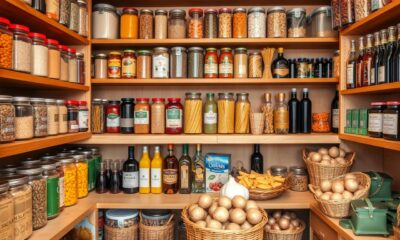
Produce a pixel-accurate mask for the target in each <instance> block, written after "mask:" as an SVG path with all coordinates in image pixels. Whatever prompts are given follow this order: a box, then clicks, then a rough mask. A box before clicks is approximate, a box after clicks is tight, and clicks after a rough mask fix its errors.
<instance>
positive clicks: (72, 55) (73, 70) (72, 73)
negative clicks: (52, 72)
mask: <svg viewBox="0 0 400 240" xmlns="http://www.w3.org/2000/svg"><path fill="white" fill-rule="evenodd" d="M68 82H72V83H77V82H78V62H77V60H76V49H75V48H68Z"/></svg>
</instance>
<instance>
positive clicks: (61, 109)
mask: <svg viewBox="0 0 400 240" xmlns="http://www.w3.org/2000/svg"><path fill="white" fill-rule="evenodd" d="M56 102H57V108H58V132H59V133H67V132H68V122H67V106H65V101H64V100H61V99H58V100H57V101H56Z"/></svg>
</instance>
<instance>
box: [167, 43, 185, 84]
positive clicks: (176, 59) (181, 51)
mask: <svg viewBox="0 0 400 240" xmlns="http://www.w3.org/2000/svg"><path fill="white" fill-rule="evenodd" d="M169 58H170V64H171V66H170V70H171V78H186V77H187V53H186V48H184V47H173V48H171V54H170V55H169Z"/></svg>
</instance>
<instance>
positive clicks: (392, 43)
mask: <svg viewBox="0 0 400 240" xmlns="http://www.w3.org/2000/svg"><path fill="white" fill-rule="evenodd" d="M388 32H389V37H388V43H387V45H386V52H385V59H384V62H385V83H390V82H393V81H394V80H393V72H394V71H393V66H394V64H393V56H394V54H395V53H394V51H395V50H396V27H395V26H391V27H389V30H388Z"/></svg>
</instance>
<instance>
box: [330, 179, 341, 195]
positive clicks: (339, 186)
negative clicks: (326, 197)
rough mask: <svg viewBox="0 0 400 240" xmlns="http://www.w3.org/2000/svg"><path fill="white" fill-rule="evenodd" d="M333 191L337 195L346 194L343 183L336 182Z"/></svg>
mask: <svg viewBox="0 0 400 240" xmlns="http://www.w3.org/2000/svg"><path fill="white" fill-rule="evenodd" d="M332 191H333V192H335V193H343V192H344V184H343V182H342V181H334V182H333V183H332Z"/></svg>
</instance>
